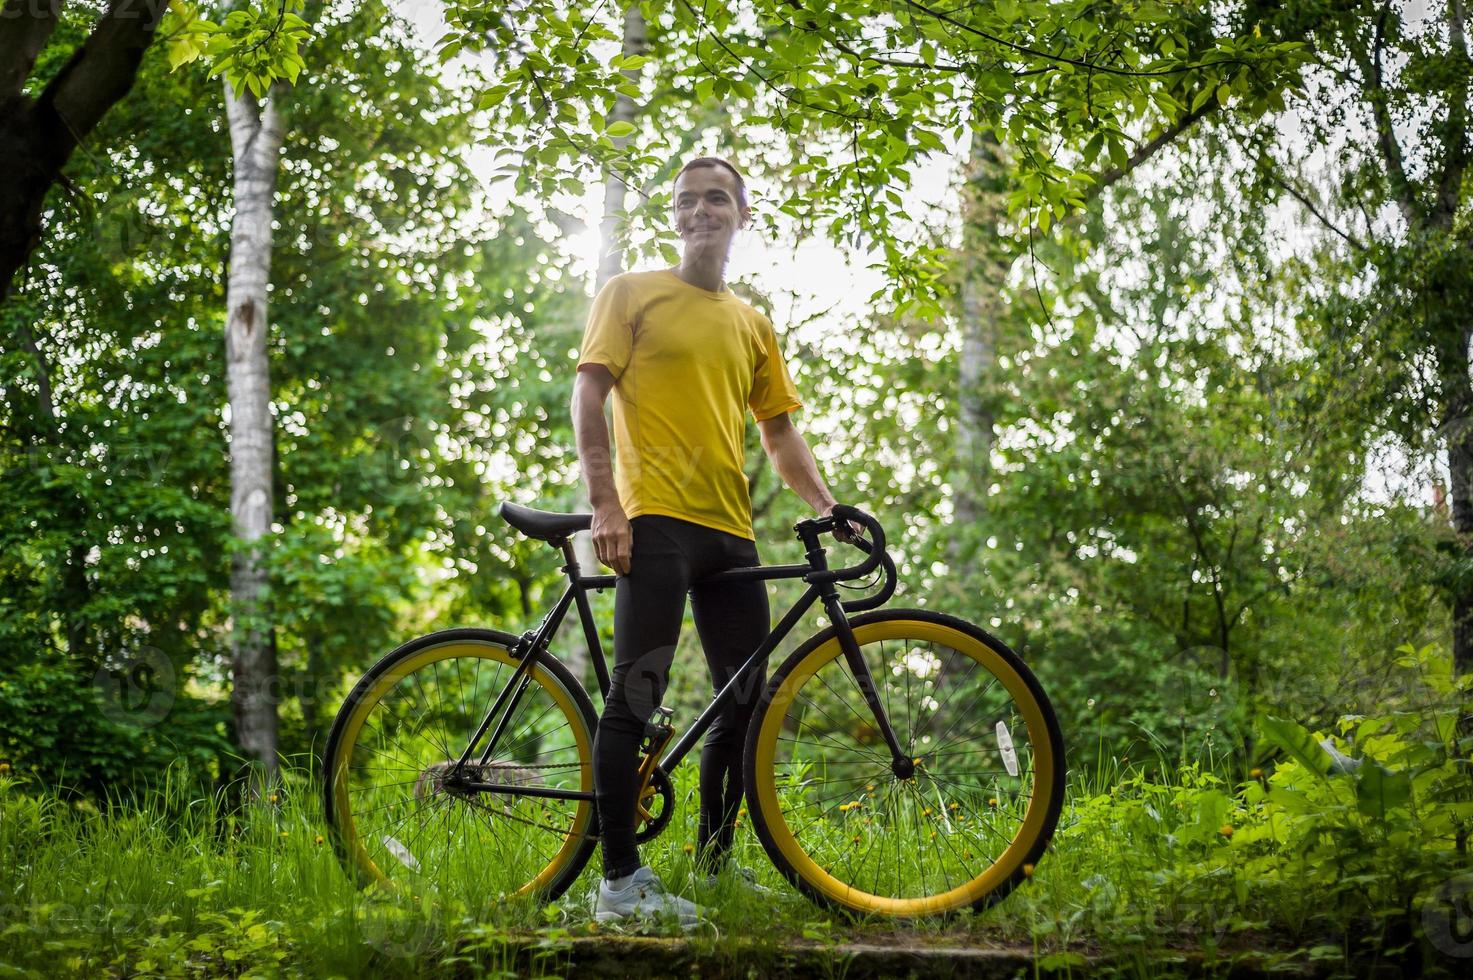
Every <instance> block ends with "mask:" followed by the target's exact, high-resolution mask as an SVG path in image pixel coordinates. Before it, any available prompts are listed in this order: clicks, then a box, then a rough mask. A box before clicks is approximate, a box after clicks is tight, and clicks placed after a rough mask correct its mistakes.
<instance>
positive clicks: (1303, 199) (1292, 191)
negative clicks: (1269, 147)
mask: <svg viewBox="0 0 1473 980" xmlns="http://www.w3.org/2000/svg"><path fill="white" fill-rule="evenodd" d="M1259 162H1260V163H1262V164H1263V165H1264V166H1263V173H1264V175H1265V176H1266V177H1268V179H1269V180H1271V181H1273V182H1274V183H1275V184H1277V185H1278V186H1279V187H1280V188H1282V189H1283V190H1284V191H1286V192H1287V193H1288V194H1289V196H1290V197H1292V198H1294V200H1296V201H1298V202H1299V203H1300V204H1302V205H1304V209H1305V210H1306V211H1308V212H1309V213H1310V214H1312V215H1314V216H1315V217H1316V218H1318V219H1319V222H1320V224H1322V225H1324V226H1325V227H1326V228H1328V229H1329V230H1330V231H1333V232H1334V233H1335V234H1337V235H1339V236H1340V237H1341V238H1342V239H1344V240H1345V242H1346V244H1348V245H1349V246H1350V247H1351V248H1353V249H1355V250H1356V251H1357V252H1364V251H1365V250H1366V243H1365V242H1363V241H1361V240H1360V239H1359V238H1356V237H1355V236H1354V235H1352V234H1350V233H1349V232H1347V231H1343V230H1341V228H1340V227H1339V226H1338V225H1336V224H1335V223H1334V222H1333V221H1331V220H1330V219H1329V218H1328V217H1326V216H1325V215H1324V214H1323V213H1322V212H1321V211H1320V209H1319V208H1317V207H1316V206H1315V204H1314V202H1313V201H1311V200H1310V199H1309V196H1308V195H1306V194H1305V193H1304V192H1303V191H1301V190H1299V188H1297V187H1295V186H1294V185H1293V184H1291V183H1289V182H1288V181H1287V180H1285V179H1284V178H1283V177H1282V176H1280V175H1279V172H1278V167H1277V165H1276V164H1274V162H1273V161H1272V160H1268V159H1265V158H1260V159H1259Z"/></svg>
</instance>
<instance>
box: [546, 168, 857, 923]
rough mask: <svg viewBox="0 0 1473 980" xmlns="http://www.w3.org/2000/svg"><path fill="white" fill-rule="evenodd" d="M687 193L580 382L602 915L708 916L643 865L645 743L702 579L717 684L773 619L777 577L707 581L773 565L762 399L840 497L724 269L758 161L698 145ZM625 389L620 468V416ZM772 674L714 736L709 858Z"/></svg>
mask: <svg viewBox="0 0 1473 980" xmlns="http://www.w3.org/2000/svg"><path fill="white" fill-rule="evenodd" d="M672 210H673V217H674V223H675V229H676V231H677V232H678V233H679V235H680V238H681V241H682V242H683V244H684V249H683V253H682V257H681V262H680V264H679V265H678V266H676V267H675V268H673V269H662V270H658V271H654V272H633V273H625V274H624V275H621V276H616V277H615V278H613V279H611V280H610V281H609V282H608V284H607V285H605V286H604V288H603V289H602V290H601V291H600V292H599V294H598V296H597V297H596V298H595V299H594V304H593V309H592V311H591V312H590V314H589V318H588V327H587V330H586V332H585V334H584V338H583V346H582V350H581V353H580V356H579V361H578V374H577V378H576V380H575V382H574V386H573V403H572V413H573V425H574V431H575V433H576V438H577V444H578V457H579V461H580V463H581V465H582V469H583V477H584V480H585V481H586V483H587V485H588V495H589V501H590V503H591V504H592V506H593V527H592V531H593V543H594V550H595V553H596V554H597V555H598V558H599V561H601V562H603V563H604V564H605V565H607V566H609V567H610V568H612V569H613V570H614V571H615V573H617V575H618V576H619V580H618V585H617V587H616V589H615V600H614V668H613V674H612V686H611V689H610V692H609V698H608V701H607V703H606V705H605V707H604V713H603V717H602V719H601V720H600V721H599V726H598V735H597V737H596V739H595V743H594V788H595V791H596V793H597V796H598V806H599V820H600V825H601V830H602V837H603V859H604V878H603V880H602V881H600V883H599V888H598V893H597V896H596V901H595V916H596V918H597V919H598V921H600V922H609V921H615V920H618V919H623V918H625V917H628V916H635V915H647V914H655V913H665V914H674V915H677V916H679V917H680V918H681V920H682V921H683V922H685V923H687V924H689V923H691V922H694V921H695V920H696V919H697V918H698V913H699V910H698V909H697V908H696V906H694V905H693V904H692V903H690V902H688V901H686V900H685V899H682V898H680V897H678V896H675V895H671V894H669V893H668V892H666V890H665V888H664V886H663V885H662V884H661V882H660V880H659V878H658V877H656V876H655V874H654V873H653V872H652V871H651V870H650V869H649V868H648V867H646V866H644V865H642V864H640V861H639V853H638V849H637V848H636V846H635V843H634V826H635V804H636V799H635V797H636V794H637V793H638V792H639V785H638V762H639V760H638V756H639V745H640V742H641V739H642V737H643V735H644V728H645V723H646V722H647V721H648V720H649V718H650V716H651V714H652V713H653V712H654V709H655V708H657V707H658V706H659V704H660V701H661V698H662V697H663V695H664V691H665V686H666V683H667V681H668V678H669V669H670V664H671V660H672V658H673V656H674V652H675V645H676V642H677V641H678V639H679V637H680V624H681V620H682V618H683V617H684V615H685V596H686V593H687V591H689V592H690V595H691V602H692V610H693V613H694V617H695V623H696V629H697V631H698V632H699V634H700V638H701V645H702V647H703V649H704V651H705V655H706V660H707V664H708V666H709V669H710V673H711V681H712V684H713V685H714V686H715V688H716V689H718V690H719V689H720V687H721V686H722V685H724V684H725V683H726V682H727V681H728V680H729V679H730V678H731V677H732V676H733V675H734V674H735V672H736V670H737V668H738V667H740V666H741V664H742V663H743V662H744V661H745V660H746V659H747V658H748V657H749V656H750V655H751V653H752V652H753V651H754V650H755V649H756V648H757V646H758V645H759V644H760V643H761V642H762V640H763V639H764V638H765V637H766V635H767V632H768V630H769V627H770V623H769V617H768V607H767V591H766V587H765V585H764V584H763V583H762V582H756V581H754V582H740V583H730V584H724V585H720V586H714V585H706V586H703V585H702V584H701V579H703V578H705V577H706V576H708V575H711V574H714V573H716V572H720V571H723V570H725V569H728V568H735V567H743V566H752V565H757V564H760V559H759V557H758V553H757V547H756V542H755V539H754V534H753V531H752V512H751V501H750V500H749V499H748V495H747V481H746V476H745V474H744V472H743V466H742V464H743V461H744V460H743V445H744V439H743V435H744V432H745V427H746V412H747V411H748V410H750V411H751V412H752V414H753V415H754V416H755V418H756V420H757V425H758V428H759V429H760V430H761V435H762V448H763V449H764V450H765V451H766V453H767V456H768V458H769V459H770V460H771V461H772V464H773V466H774V468H775V469H776V470H777V472H778V475H779V476H781V478H782V479H783V481H784V482H785V483H786V484H787V485H788V486H789V487H791V488H792V489H793V490H794V491H795V492H797V494H798V495H799V496H801V497H802V498H803V499H804V500H805V501H807V502H808V504H809V505H810V506H812V507H813V509H814V510H815V511H817V512H818V513H819V514H820V515H827V514H828V513H829V511H830V510H831V509H832V508H833V507H834V504H835V501H834V497H833V494H831V493H830V492H829V489H828V487H827V485H826V484H825V483H824V481H823V478H822V477H821V476H820V475H819V473H818V468H817V466H816V465H815V464H814V460H813V454H812V453H811V452H810V451H809V449H808V444H807V443H806V442H805V441H804V440H803V437H802V435H800V434H799V432H798V430H797V429H795V428H794V427H793V423H792V420H791V418H790V416H789V413H790V412H791V411H793V410H794V409H796V408H799V407H801V403H800V401H799V399H798V393H797V391H796V389H795V388H794V387H793V382H792V378H791V377H790V376H789V374H788V370H787V366H786V364H785V363H784V361H783V357H782V351H781V350H780V349H779V346H778V341H777V336H776V333H775V332H774V330H773V327H772V323H771V321H769V320H768V319H767V317H765V316H763V315H762V314H761V313H759V312H758V311H757V310H755V309H753V308H752V307H751V306H750V305H749V304H747V303H745V302H743V301H742V300H741V299H739V298H737V297H736V296H735V295H733V294H732V293H731V291H730V290H728V289H727V288H726V286H725V280H724V275H725V270H726V263H727V259H728V257H729V253H730V249H731V244H732V240H733V238H734V237H735V235H736V233H737V231H738V230H739V229H741V228H743V227H745V226H746V224H747V222H748V221H750V219H751V208H750V207H749V206H748V204H747V191H746V184H745V182H744V181H743V180H742V176H741V174H740V173H738V172H737V170H736V168H735V167H733V166H732V165H731V164H730V163H728V162H726V161H725V160H721V159H718V158H715V157H701V158H698V159H695V160H692V161H691V162H689V163H687V164H686V165H685V167H683V168H682V169H681V171H680V173H679V174H678V175H677V176H676V179H675V188H674V192H673V199H672ZM611 391H612V392H613V394H614V435H615V446H616V449H617V453H618V456H617V458H618V466H617V467H614V466H613V465H612V460H611V457H610V452H609V434H608V429H607V426H606V425H605V422H604V415H603V405H604V401H605V399H607V398H608V395H609V393H610V392H611ZM759 679H760V678H759ZM761 690H762V685H761V684H757V685H754V686H753V688H752V689H751V690H748V691H743V692H740V694H739V696H738V697H737V698H736V699H734V703H732V704H729V705H728V706H727V709H726V711H725V712H724V713H723V714H722V716H721V717H720V718H719V719H718V720H717V721H716V723H715V724H714V725H713V726H712V727H711V729H710V731H709V732H708V733H707V735H706V740H705V745H704V746H703V748H702V753H701V778H700V789H701V815H700V828H699V831H698V837H699V839H698V841H697V847H698V851H697V856H698V861H699V862H700V864H701V866H702V867H703V868H704V869H705V870H706V871H707V873H708V874H713V875H714V873H715V872H716V870H717V869H718V868H720V867H721V865H722V863H723V861H724V859H725V856H726V852H727V851H728V849H729V848H730V846H731V839H732V829H733V825H734V823H735V820H736V816H737V811H738V808H739V807H740V805H741V798H742V777H741V755H742V749H743V745H744V743H745V739H746V730H747V726H748V724H749V722H750V721H751V718H752V712H753V709H754V708H755V707H756V704H757V699H758V697H759V696H760V694H761Z"/></svg>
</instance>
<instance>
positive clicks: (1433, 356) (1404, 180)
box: [1247, 0, 1473, 673]
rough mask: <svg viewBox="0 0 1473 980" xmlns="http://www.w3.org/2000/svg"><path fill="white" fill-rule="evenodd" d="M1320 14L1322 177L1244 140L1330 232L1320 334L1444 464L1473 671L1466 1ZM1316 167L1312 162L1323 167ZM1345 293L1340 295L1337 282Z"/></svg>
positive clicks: (1316, 95)
mask: <svg viewBox="0 0 1473 980" xmlns="http://www.w3.org/2000/svg"><path fill="white" fill-rule="evenodd" d="M1299 16H1301V17H1304V18H1312V23H1311V24H1310V26H1309V27H1308V28H1307V34H1308V35H1309V36H1310V37H1311V39H1312V41H1313V49H1314V53H1315V69H1316V71H1315V74H1314V81H1315V84H1314V85H1313V86H1312V87H1311V89H1310V90H1309V91H1308V92H1307V93H1306V94H1305V95H1304V96H1303V97H1302V98H1300V99H1296V100H1295V102H1294V104H1293V108H1294V109H1295V110H1297V118H1298V119H1299V120H1300V126H1301V127H1302V131H1303V135H1304V137H1305V138H1306V140H1307V142H1308V143H1309V145H1311V146H1315V147H1320V148H1323V151H1324V153H1325V155H1326V159H1327V161H1328V169H1329V171H1330V175H1329V177H1328V179H1323V180H1317V179H1316V176H1315V175H1314V174H1311V173H1307V172H1306V170H1305V162H1306V160H1307V159H1309V158H1308V157H1306V156H1305V154H1303V153H1302V151H1301V150H1300V149H1299V144H1298V143H1297V141H1296V145H1295V146H1293V147H1291V146H1283V145H1279V143H1280V141H1279V139H1278V137H1277V135H1276V134H1275V133H1274V132H1273V131H1272V130H1268V129H1260V130H1259V131H1258V132H1257V133H1256V134H1253V136H1254V137H1255V138H1253V139H1251V140H1250V141H1248V143H1247V145H1248V146H1249V147H1250V149H1251V150H1252V151H1253V159H1254V160H1255V162H1256V165H1257V173H1258V176H1259V177H1260V178H1262V181H1261V185H1260V190H1261V191H1262V192H1263V195H1264V197H1263V198H1260V199H1259V200H1260V201H1263V200H1273V199H1285V200H1289V201H1292V202H1293V204H1294V205H1295V206H1296V207H1297V208H1299V209H1300V210H1301V213H1302V214H1304V216H1305V218H1306V220H1308V221H1310V222H1313V223H1314V224H1315V225H1316V226H1318V227H1319V228H1320V230H1321V231H1322V232H1323V235H1324V243H1325V244H1324V246H1323V248H1322V249H1321V253H1320V254H1321V256H1322V263H1323V264H1322V265H1321V266H1320V270H1321V275H1322V276H1323V277H1324V278H1325V280H1326V281H1327V282H1333V283H1336V284H1337V287H1336V288H1334V289H1326V290H1324V291H1323V293H1322V301H1321V303H1320V304H1319V307H1318V311H1317V312H1318V315H1317V316H1316V317H1315V318H1313V319H1312V320H1311V321H1310V322H1311V323H1312V324H1317V328H1316V330H1315V332H1314V333H1313V334H1312V337H1311V340H1312V342H1314V343H1316V344H1317V345H1318V346H1319V349H1320V350H1321V351H1322V353H1323V356H1325V357H1326V358H1328V359H1331V360H1333V361H1334V362H1335V363H1337V364H1338V365H1340V366H1341V370H1342V371H1343V372H1344V374H1345V377H1347V378H1349V377H1355V378H1357V379H1358V381H1357V382H1356V384H1355V387H1357V388H1359V389H1361V390H1363V392H1364V393H1366V394H1367V395H1368V396H1369V397H1370V398H1371V400H1373V401H1374V402H1375V403H1376V404H1378V405H1379V414H1380V418H1381V422H1382V425H1383V426H1384V427H1385V429H1386V430H1389V431H1390V432H1393V433H1395V434H1397V435H1398V436H1399V437H1401V438H1402V439H1403V440H1405V442H1406V444H1408V445H1411V446H1426V447H1428V448H1430V449H1431V450H1432V452H1433V453H1435V454H1439V455H1441V456H1442V459H1443V460H1444V461H1445V465H1446V467H1447V473H1448V478H1449V482H1450V488H1449V493H1448V496H1449V499H1450V503H1451V516H1452V535H1451V537H1450V539H1449V540H1448V541H1447V542H1446V544H1445V550H1446V551H1447V553H1448V555H1449V558H1450V559H1451V561H1450V566H1449V568H1447V569H1446V570H1445V571H1444V572H1443V574H1442V575H1441V576H1440V581H1441V583H1442V584H1443V586H1444V588H1445V592H1446V597H1447V602H1448V605H1449V607H1450V608H1451V610H1452V613H1453V630H1452V647H1453V656H1454V661H1455V664H1456V667H1457V669H1458V671H1459V672H1462V673H1469V672H1473V423H1470V419H1473V373H1470V362H1469V345H1470V343H1473V317H1470V315H1469V310H1470V309H1473V222H1470V220H1469V214H1470V210H1469V209H1470V204H1473V186H1470V182H1469V180H1468V174H1469V169H1468V164H1469V160H1470V155H1473V134H1470V129H1469V122H1468V114H1469V112H1470V107H1473V57H1470V45H1469V37H1468V7H1467V4H1466V3H1465V2H1464V0H1443V2H1440V3H1436V4H1432V5H1422V4H1413V3H1405V2H1401V3H1397V2H1392V3H1370V2H1357V3H1349V4H1343V5H1333V6H1330V7H1329V8H1328V10H1327V11H1321V10H1320V9H1319V8H1318V7H1317V6H1316V7H1315V8H1314V9H1313V10H1310V11H1300V12H1299ZM1315 159H1318V158H1317V157H1316V158H1315ZM1339 284H1343V285H1339Z"/></svg>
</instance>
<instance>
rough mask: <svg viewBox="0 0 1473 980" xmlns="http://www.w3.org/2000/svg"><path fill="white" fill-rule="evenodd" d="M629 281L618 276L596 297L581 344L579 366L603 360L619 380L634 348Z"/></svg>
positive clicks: (600, 362) (601, 362)
mask: <svg viewBox="0 0 1473 980" xmlns="http://www.w3.org/2000/svg"><path fill="white" fill-rule="evenodd" d="M630 292H631V290H630V288H629V283H628V282H627V280H626V279H625V278H624V277H623V276H615V277H614V278H612V279H610V280H609V281H608V282H606V283H604V288H603V289H600V290H599V291H598V295H597V296H595V297H594V298H593V308H592V309H591V310H589V311H588V325H587V326H586V327H584V329H583V343H582V344H581V345H580V346H579V348H578V367H580V368H581V367H583V365H585V364H602V365H603V366H604V367H606V368H608V369H609V373H610V374H612V375H613V376H614V378H615V379H616V380H617V379H618V377H619V375H621V374H623V373H624V368H625V367H627V366H628V364H629V355H630V352H631V351H632V350H633V349H634V317H633V310H632V306H633V303H632V299H633V297H632V296H631V295H630Z"/></svg>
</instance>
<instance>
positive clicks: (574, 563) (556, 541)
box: [549, 537, 583, 582]
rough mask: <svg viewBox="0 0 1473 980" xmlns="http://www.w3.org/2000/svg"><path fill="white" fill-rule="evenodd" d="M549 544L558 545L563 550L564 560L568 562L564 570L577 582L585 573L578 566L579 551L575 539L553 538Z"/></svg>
mask: <svg viewBox="0 0 1473 980" xmlns="http://www.w3.org/2000/svg"><path fill="white" fill-rule="evenodd" d="M549 544H553V545H556V546H557V548H558V549H559V550H561V551H562V553H563V561H564V562H566V564H565V565H563V572H564V573H566V574H567V576H568V578H570V579H572V580H573V581H574V582H577V581H578V578H579V576H580V575H582V574H583V573H582V570H581V569H580V568H579V567H578V553H577V551H576V550H575V549H574V548H573V539H572V538H571V537H566V538H553V539H552V540H551V541H550V542H549Z"/></svg>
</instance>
